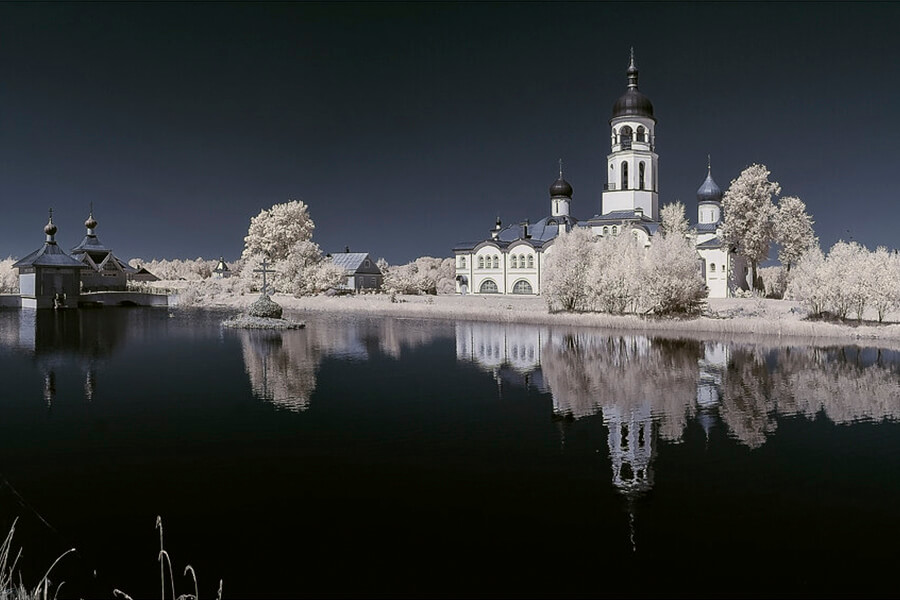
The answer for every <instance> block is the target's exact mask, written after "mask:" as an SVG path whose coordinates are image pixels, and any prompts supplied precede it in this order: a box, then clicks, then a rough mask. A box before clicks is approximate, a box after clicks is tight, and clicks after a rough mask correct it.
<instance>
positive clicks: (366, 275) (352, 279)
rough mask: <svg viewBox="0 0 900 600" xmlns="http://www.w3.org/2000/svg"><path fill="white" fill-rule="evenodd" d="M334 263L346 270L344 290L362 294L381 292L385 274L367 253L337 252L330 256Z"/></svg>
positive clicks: (348, 250)
mask: <svg viewBox="0 0 900 600" xmlns="http://www.w3.org/2000/svg"><path fill="white" fill-rule="evenodd" d="M328 257H329V258H331V260H332V262H334V264H336V265H337V266H339V267H341V268H342V269H344V289H349V290H353V291H355V292H360V291H363V290H379V289H381V284H382V283H384V274H383V273H382V272H381V269H379V268H378V265H376V264H375V261H374V260H372V257H371V256H369V254H368V253H367V252H350V249H349V248H347V250H346V251H345V252H335V253H334V254H329V255H328Z"/></svg>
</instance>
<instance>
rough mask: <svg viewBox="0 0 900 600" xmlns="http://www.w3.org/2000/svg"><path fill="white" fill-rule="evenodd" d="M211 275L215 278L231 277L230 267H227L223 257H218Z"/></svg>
mask: <svg viewBox="0 0 900 600" xmlns="http://www.w3.org/2000/svg"><path fill="white" fill-rule="evenodd" d="M213 277H215V278H216V279H228V278H229V277H231V269H229V268H228V264H227V263H226V262H225V257H224V256H220V257H219V264H217V265H216V268H215V269H213Z"/></svg>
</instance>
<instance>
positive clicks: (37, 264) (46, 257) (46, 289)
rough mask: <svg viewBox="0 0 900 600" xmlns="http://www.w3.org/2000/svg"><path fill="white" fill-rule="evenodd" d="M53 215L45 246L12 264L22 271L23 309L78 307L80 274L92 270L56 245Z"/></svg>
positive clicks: (49, 221) (21, 294) (20, 278)
mask: <svg viewBox="0 0 900 600" xmlns="http://www.w3.org/2000/svg"><path fill="white" fill-rule="evenodd" d="M56 231H57V227H56V225H54V224H53V213H52V212H51V213H50V219H49V220H48V221H47V225H46V226H45V227H44V233H45V234H46V235H47V239H46V241H45V242H44V245H43V246H41V247H40V248H39V249H37V250H35V251H34V252H32V253H31V254H29V255H28V256H26V257H25V258H23V259H22V260H20V261H18V262H16V263H15V264H13V267H15V268H17V269H19V295H20V296H21V299H22V308H58V307H73V308H74V307H77V306H78V298H79V295H80V294H81V272H82V271H84V270H87V269H88V268H89V267H88V266H87V265H85V264H84V263H83V262H81V261H80V260H77V259H75V258H73V257H71V256H69V255H68V254H66V253H65V252H64V251H63V249H62V248H60V247H59V245H58V244H57V243H56V237H55V236H56Z"/></svg>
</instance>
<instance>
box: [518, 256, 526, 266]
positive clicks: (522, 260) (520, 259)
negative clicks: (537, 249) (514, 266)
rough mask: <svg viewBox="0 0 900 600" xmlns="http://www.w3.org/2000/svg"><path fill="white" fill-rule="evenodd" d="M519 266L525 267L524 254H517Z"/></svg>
mask: <svg viewBox="0 0 900 600" xmlns="http://www.w3.org/2000/svg"><path fill="white" fill-rule="evenodd" d="M519 266H520V267H522V268H523V269H524V268H525V255H524V254H520V255H519Z"/></svg>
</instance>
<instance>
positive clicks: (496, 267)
mask: <svg viewBox="0 0 900 600" xmlns="http://www.w3.org/2000/svg"><path fill="white" fill-rule="evenodd" d="M494 268H495V269H499V268H500V257H499V256H496V255H494Z"/></svg>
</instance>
